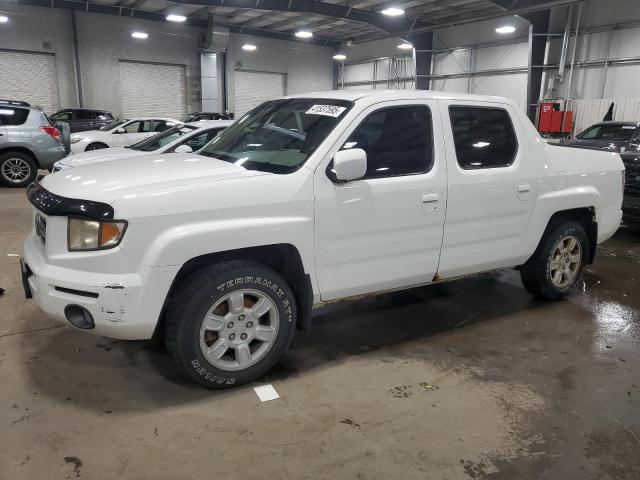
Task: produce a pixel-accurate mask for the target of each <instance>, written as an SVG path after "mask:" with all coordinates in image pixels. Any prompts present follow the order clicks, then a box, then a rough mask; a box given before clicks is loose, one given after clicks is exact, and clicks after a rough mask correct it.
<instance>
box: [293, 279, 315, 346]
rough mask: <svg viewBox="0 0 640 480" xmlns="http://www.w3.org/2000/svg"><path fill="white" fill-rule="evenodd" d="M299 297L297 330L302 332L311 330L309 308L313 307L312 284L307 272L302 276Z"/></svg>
mask: <svg viewBox="0 0 640 480" xmlns="http://www.w3.org/2000/svg"><path fill="white" fill-rule="evenodd" d="M301 296H302V298H301V299H300V304H301V305H300V312H299V314H298V322H297V323H298V325H297V327H298V330H302V331H303V332H304V333H307V334H308V333H309V332H310V331H311V310H312V309H313V286H312V285H311V276H310V275H309V274H308V273H307V274H305V276H304V288H303V291H302V295H301Z"/></svg>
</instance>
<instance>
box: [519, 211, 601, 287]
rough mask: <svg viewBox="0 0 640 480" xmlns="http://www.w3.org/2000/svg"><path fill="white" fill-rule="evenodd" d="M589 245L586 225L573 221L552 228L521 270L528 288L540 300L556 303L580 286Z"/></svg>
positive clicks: (557, 224)
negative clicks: (554, 301)
mask: <svg viewBox="0 0 640 480" xmlns="http://www.w3.org/2000/svg"><path fill="white" fill-rule="evenodd" d="M588 248H589V243H588V240H587V235H586V233H585V231H584V228H583V227H582V225H580V224H579V223H577V222H573V221H563V222H561V223H556V224H555V225H554V226H552V227H551V228H549V229H548V230H547V231H546V232H545V234H544V236H543V237H542V240H540V245H538V248H537V249H536V251H535V253H534V254H533V256H532V257H531V258H530V259H529V260H528V261H527V263H525V264H524V265H523V266H522V267H521V269H520V276H521V278H522V283H523V284H524V286H525V288H526V289H527V290H528V291H529V292H530V293H531V294H533V295H535V296H536V297H542V298H546V299H547V300H556V299H559V298H563V297H566V296H567V295H569V294H570V293H571V292H573V290H575V288H576V287H577V286H578V284H579V282H580V281H581V279H582V273H583V270H584V265H585V263H586V259H587V258H588V256H587V254H588Z"/></svg>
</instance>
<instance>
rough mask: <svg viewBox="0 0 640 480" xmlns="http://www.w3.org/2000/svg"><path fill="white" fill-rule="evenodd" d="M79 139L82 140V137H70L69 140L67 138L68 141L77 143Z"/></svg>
mask: <svg viewBox="0 0 640 480" xmlns="http://www.w3.org/2000/svg"><path fill="white" fill-rule="evenodd" d="M80 140H82V138H80V137H71V140H69V142H71V143H78V142H79V141H80Z"/></svg>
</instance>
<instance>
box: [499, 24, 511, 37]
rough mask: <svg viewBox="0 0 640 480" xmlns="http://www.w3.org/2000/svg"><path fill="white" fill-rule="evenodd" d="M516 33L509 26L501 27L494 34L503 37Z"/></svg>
mask: <svg viewBox="0 0 640 480" xmlns="http://www.w3.org/2000/svg"><path fill="white" fill-rule="evenodd" d="M515 31H516V27H514V26H511V25H503V26H502V27H498V28H496V33H499V34H501V35H504V34H506V33H513V32H515Z"/></svg>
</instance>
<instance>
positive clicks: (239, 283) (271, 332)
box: [165, 260, 297, 389]
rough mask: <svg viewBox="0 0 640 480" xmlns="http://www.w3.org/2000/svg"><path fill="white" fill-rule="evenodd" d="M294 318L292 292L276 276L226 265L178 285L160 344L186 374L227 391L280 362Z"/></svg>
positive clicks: (259, 268) (238, 263) (256, 266)
mask: <svg viewBox="0 0 640 480" xmlns="http://www.w3.org/2000/svg"><path fill="white" fill-rule="evenodd" d="M231 294H233V295H231ZM241 294H242V297H241V296H240V295H241ZM261 301H264V302H263V303H259V302H261ZM256 305H258V310H259V311H258V312H256V313H255V314H253V313H252V311H253V307H254V306H256ZM234 306H235V308H234ZM266 308H269V309H268V310H265V309H266ZM234 310H235V311H234ZM263 311H264V313H262V312H263ZM205 316H206V317H207V318H206V319H205ZM296 317H297V312H296V302H295V298H294V295H293V292H292V291H291V289H290V288H289V285H287V283H286V282H285V281H284V279H283V278H282V277H281V276H280V275H278V274H277V273H276V272H274V271H273V270H271V269H269V268H268V267H266V266H264V265H262V264H260V263H256V262H248V261H242V260H235V261H228V262H224V263H219V264H216V265H212V266H207V267H204V268H202V269H200V270H198V271H196V272H195V273H193V274H192V275H190V276H189V277H188V278H187V279H186V280H184V281H183V282H182V283H181V285H180V286H179V287H178V291H177V293H176V295H175V296H174V298H173V299H172V301H171V303H170V304H169V308H168V309H167V315H166V324H165V342H166V346H167V350H168V351H169V354H170V355H171V357H172V358H173V360H174V362H175V363H176V365H177V366H178V368H179V369H180V370H181V371H182V372H183V373H184V374H185V375H187V376H188V377H190V378H191V379H192V380H194V381H196V382H197V383H200V384H201V385H204V386H206V387H209V388H217V389H220V388H229V387H233V386H236V385H243V384H246V383H249V382H252V381H254V380H256V379H257V378H259V377H260V376H262V375H264V374H265V373H266V372H267V371H269V370H270V369H271V368H272V367H273V366H274V365H275V364H276V362H278V360H280V358H281V357H282V356H283V355H284V353H285V352H286V351H287V349H288V348H289V345H290V344H291V340H292V339H293V335H294V333H295V325H296ZM207 327H211V328H207ZM243 335H245V336H244V337H243ZM267 338H270V340H268V341H267V340H264V339H267ZM205 350H206V351H207V352H208V353H207V355H205ZM247 352H248V353H247Z"/></svg>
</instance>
